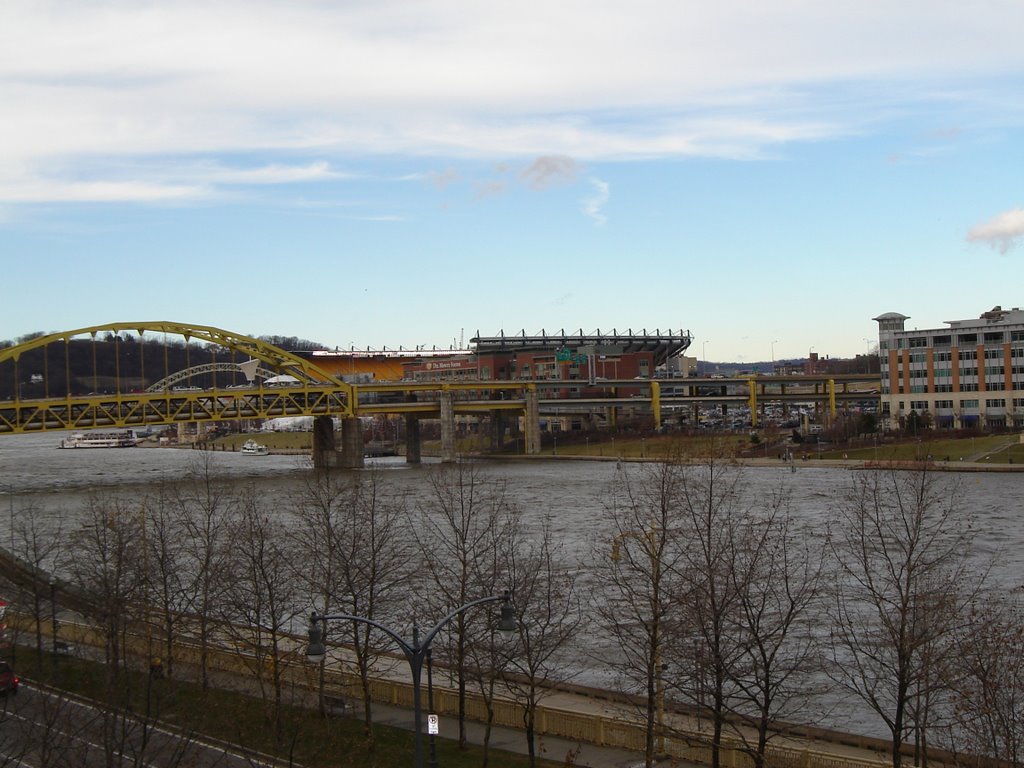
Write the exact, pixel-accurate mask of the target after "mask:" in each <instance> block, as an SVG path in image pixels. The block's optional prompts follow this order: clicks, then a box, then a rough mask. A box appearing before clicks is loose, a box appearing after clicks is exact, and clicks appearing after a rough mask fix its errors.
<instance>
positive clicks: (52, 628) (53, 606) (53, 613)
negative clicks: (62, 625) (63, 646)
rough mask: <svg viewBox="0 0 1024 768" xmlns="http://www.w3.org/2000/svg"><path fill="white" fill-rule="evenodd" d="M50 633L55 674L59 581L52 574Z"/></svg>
mask: <svg viewBox="0 0 1024 768" xmlns="http://www.w3.org/2000/svg"><path fill="white" fill-rule="evenodd" d="M50 634H52V635H53V642H52V646H51V650H52V656H51V659H52V662H53V674H54V676H56V674H57V582H56V580H55V579H54V578H53V576H50Z"/></svg>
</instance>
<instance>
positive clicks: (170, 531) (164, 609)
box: [143, 487, 192, 677]
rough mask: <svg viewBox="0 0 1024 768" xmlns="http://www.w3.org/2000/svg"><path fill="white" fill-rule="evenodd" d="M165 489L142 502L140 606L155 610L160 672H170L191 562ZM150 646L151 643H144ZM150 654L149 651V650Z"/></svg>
mask: <svg viewBox="0 0 1024 768" xmlns="http://www.w3.org/2000/svg"><path fill="white" fill-rule="evenodd" d="M165 491H166V489H165V488H163V487H161V488H160V489H159V491H158V493H157V495H156V496H155V497H149V498H148V499H147V500H146V502H145V520H144V523H145V527H144V528H143V536H144V540H143V541H144V553H143V555H144V558H145V560H144V566H145V573H144V575H145V585H144V586H145V591H146V592H145V595H144V599H143V604H144V606H145V608H146V611H147V613H150V612H151V611H154V610H155V611H156V612H157V616H156V617H155V620H150V621H149V622H147V625H148V626H151V627H152V626H153V625H155V626H156V629H157V631H158V632H159V634H160V635H161V637H160V640H162V643H163V662H164V663H163V665H162V668H163V672H164V674H166V675H167V676H168V677H170V676H171V675H173V673H174V646H175V643H176V642H177V640H178V626H179V624H181V623H182V621H183V618H184V616H185V612H186V609H187V608H188V594H187V589H186V585H187V584H188V583H190V582H191V581H192V579H189V578H188V576H187V574H188V573H189V568H190V567H191V565H192V563H190V562H188V561H187V560H186V555H185V540H186V536H187V532H186V526H185V525H184V518H183V517H182V515H181V514H180V511H179V510H177V509H175V508H174V507H173V506H172V505H171V504H169V503H168V502H169V499H168V498H167V495H166V492H165ZM148 645H149V646H152V641H150V643H148ZM149 650H150V653H151V655H152V651H151V648H150V649H149Z"/></svg>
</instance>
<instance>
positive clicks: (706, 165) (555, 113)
mask: <svg viewBox="0 0 1024 768" xmlns="http://www.w3.org/2000/svg"><path fill="white" fill-rule="evenodd" d="M1022 29H1024V3H1020V2H1018V1H1017V0H1014V1H1012V2H1009V1H1000V0H995V1H993V2H973V3H972V2H968V3H964V2H942V1H941V0H940V1H939V2H936V1H935V0H931V1H930V2H917V1H915V0H907V1H905V2H901V3H888V2H887V3H882V2H874V1H873V0H859V1H858V2H844V1H842V0H840V1H838V2H829V3H822V2H820V1H818V0H815V1H814V2H809V1H808V2H796V1H789V0H780V1H778V2H762V3H755V2H716V3H706V2H696V1H691V0H677V1H675V2H669V1H661V0H630V2H629V3H624V2H615V3H612V2H605V0H588V1H587V2H583V1H579V2H575V1H574V2H551V0H546V1H544V2H535V1H534V0H518V2H516V3H514V4H500V5H499V4H495V3H482V2H470V1H469V0H466V1H465V2H456V1H454V0H416V2H395V1H393V0H377V1H375V2H366V3H356V2H327V1H326V0H322V1H316V0H308V1H302V0H299V1H296V2H289V3H277V2H264V1H263V0H247V1H246V2H222V1H218V0H212V1H210V0H207V1H204V2H192V1H191V0H183V1H182V2H175V3H156V2H141V3H140V2H134V1H133V2H122V1H121V0H107V1H105V2H94V1H92V0H77V1H76V2H46V1H45V0H26V1H23V0H6V2H4V3H3V4H2V5H0V105H2V106H0V276H2V279H3V285H4V289H3V294H2V298H0V338H4V339H13V338H17V337H18V336H21V335H23V334H27V333H31V332H35V331H59V330H67V329H71V328H78V327H84V326H90V325H99V324H102V323H106V322H114V321H135V320H173V321H181V322H188V323H197V324H203V325H213V326H218V327H221V328H225V329H228V330H232V331H237V332H241V333H248V334H252V335H263V334H279V335H286V336H299V337H303V338H307V339H311V340H315V341H320V342H323V343H325V344H328V345H331V346H340V347H348V346H350V345H354V346H356V347H357V348H366V347H370V348H376V349H379V348H381V347H384V346H387V347H389V348H395V347H398V346H400V345H402V346H405V347H414V346H416V345H421V344H422V345H427V346H435V345H436V346H438V347H447V346H450V345H452V344H458V343H459V341H460V339H465V340H466V341H467V342H468V339H469V338H470V337H471V336H473V335H474V334H475V333H476V332H477V331H480V332H481V333H483V334H485V335H491V334H496V333H498V332H499V331H501V330H504V331H505V332H506V333H518V332H520V331H523V330H525V331H526V332H527V333H528V334H532V333H539V332H540V331H541V330H542V329H543V330H546V331H548V332H553V331H558V330H560V329H563V328H564V329H565V330H566V331H575V330H577V329H580V328H582V329H583V330H584V332H590V331H593V330H596V329H601V330H608V329H612V328H615V329H617V330H619V331H620V332H621V331H624V330H626V329H632V330H633V331H640V330H642V329H647V330H648V331H653V330H654V329H660V330H662V331H664V330H666V329H673V330H680V329H683V330H689V331H690V332H691V333H692V334H693V335H694V337H695V343H694V347H693V349H694V350H695V351H696V353H697V354H698V356H706V357H707V358H708V359H711V360H722V361H725V360H730V361H759V360H767V359H769V357H770V356H771V355H772V354H774V356H775V357H776V359H783V358H786V357H803V356H806V355H807V353H808V352H809V351H811V350H813V351H816V352H818V353H819V354H821V355H826V354H827V355H832V356H853V355H856V354H858V353H863V352H865V351H866V350H867V349H868V348H869V346H870V339H872V338H874V336H875V335H876V328H875V323H873V322H872V321H871V318H872V317H874V316H876V315H878V314H881V313H883V312H887V311H899V312H902V313H904V314H906V315H910V316H911V320H910V321H909V324H908V325H909V327H914V326H917V327H922V328H924V327H934V326H940V325H941V324H942V323H943V321H945V320H954V319H962V318H968V317H976V316H977V315H979V314H980V313H981V312H983V311H985V310H987V309H990V308H991V307H992V306H994V305H996V304H1000V305H1002V306H1004V307H1010V306H1021V305H1024V280H1022V279H1021V277H1020V274H1021V255H1022V250H1024V245H1022V241H1024V173H1022V172H1024V149H1022V147H1024V98H1022V97H1021V94H1022V93H1024V46H1021V45H1020V30H1022Z"/></svg>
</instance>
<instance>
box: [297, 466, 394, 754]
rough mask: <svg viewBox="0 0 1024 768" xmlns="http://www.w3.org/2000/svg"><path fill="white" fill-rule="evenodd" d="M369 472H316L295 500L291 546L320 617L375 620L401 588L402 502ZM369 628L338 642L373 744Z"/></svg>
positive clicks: (373, 654) (353, 629)
mask: <svg viewBox="0 0 1024 768" xmlns="http://www.w3.org/2000/svg"><path fill="white" fill-rule="evenodd" d="M382 488H383V484H382V483H381V481H380V477H379V476H378V475H377V474H375V473H369V474H364V473H359V474H347V475H338V474H335V473H329V472H318V473H315V474H314V475H312V476H311V478H310V479H309V481H308V482H307V483H306V486H305V488H304V489H303V493H302V494H301V497H300V498H299V499H297V506H298V515H299V518H300V520H301V525H300V526H299V528H298V530H297V532H296V534H297V542H298V543H299V546H300V548H301V549H302V551H303V562H306V563H309V562H310V558H311V559H312V566H313V567H312V568H311V569H307V573H308V574H312V576H311V578H308V579H307V585H308V588H310V589H312V590H313V591H314V593H315V594H317V595H318V597H317V602H319V603H320V605H319V607H318V610H320V611H321V612H322V613H325V614H330V613H333V612H341V613H348V614H351V615H355V616H362V617H364V618H367V619H371V620H375V621H381V620H386V619H387V618H388V612H389V611H390V612H393V611H394V610H395V609H396V605H397V601H398V597H399V595H400V593H401V592H402V591H403V590H402V589H401V588H402V587H404V585H405V583H406V577H407V575H408V563H409V555H410V546H409V543H408V541H407V540H406V539H405V538H404V537H403V536H402V535H401V531H400V529H401V527H402V524H403V522H404V520H405V517H406V512H405V503H404V499H402V498H396V497H392V496H389V495H386V494H384V493H383V491H382ZM373 634H374V630H373V628H372V627H371V626H370V625H368V624H365V623H362V622H351V623H349V624H348V626H347V629H346V631H345V635H344V636H345V637H346V639H347V641H348V642H349V643H350V644H351V647H352V651H353V654H354V657H355V664H356V668H357V670H358V673H359V679H360V685H361V688H362V698H363V716H364V723H365V726H366V735H367V738H368V739H370V741H371V743H372V740H373V728H372V724H373V711H372V706H371V703H372V699H371V691H370V688H371V685H372V682H373V681H372V677H371V676H372V674H373V667H374V662H375V661H376V659H377V658H378V657H379V655H380V653H379V652H378V651H377V650H375V647H379V646H378V645H377V644H376V643H375V642H373Z"/></svg>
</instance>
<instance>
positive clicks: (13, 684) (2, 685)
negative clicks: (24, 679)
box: [0, 661, 21, 696]
mask: <svg viewBox="0 0 1024 768" xmlns="http://www.w3.org/2000/svg"><path fill="white" fill-rule="evenodd" d="M20 682H21V680H20V679H19V678H18V676H17V675H16V674H14V670H13V669H11V665H10V664H8V663H7V662H6V661H0V692H2V693H3V694H4V695H5V696H6V695H7V694H8V693H17V692H18V684H19V683H20Z"/></svg>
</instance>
